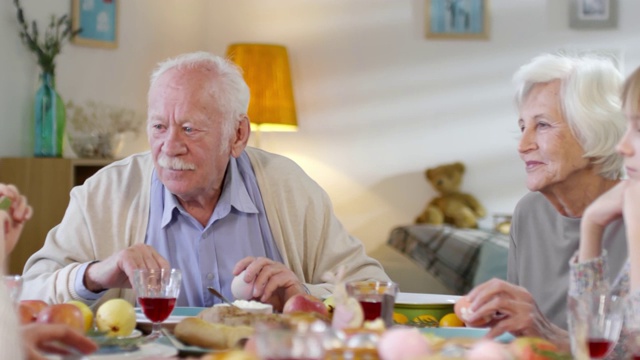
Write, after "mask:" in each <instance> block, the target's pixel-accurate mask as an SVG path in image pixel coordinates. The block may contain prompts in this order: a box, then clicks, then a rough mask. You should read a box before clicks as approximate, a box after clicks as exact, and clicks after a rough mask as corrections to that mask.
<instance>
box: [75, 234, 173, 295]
mask: <svg viewBox="0 0 640 360" xmlns="http://www.w3.org/2000/svg"><path fill="white" fill-rule="evenodd" d="M168 268H170V265H169V262H168V261H167V260H166V259H165V258H163V257H162V256H160V254H158V252H157V251H156V250H155V249H154V248H153V247H151V246H150V245H145V244H136V245H133V246H131V247H129V248H126V249H124V250H121V251H119V252H117V253H115V254H113V255H111V256H109V257H108V258H106V259H104V260H102V261H99V262H95V263H93V264H91V265H89V266H88V267H87V271H86V272H85V273H84V285H85V287H86V288H87V289H89V290H90V291H93V292H100V291H102V290H105V289H111V288H131V280H130V279H133V271H134V270H136V269H168Z"/></svg>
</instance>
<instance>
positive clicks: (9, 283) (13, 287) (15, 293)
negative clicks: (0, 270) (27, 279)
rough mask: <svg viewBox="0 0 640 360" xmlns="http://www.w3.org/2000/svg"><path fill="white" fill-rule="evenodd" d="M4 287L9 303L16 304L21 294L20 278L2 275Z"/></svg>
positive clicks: (18, 276)
mask: <svg viewBox="0 0 640 360" xmlns="http://www.w3.org/2000/svg"><path fill="white" fill-rule="evenodd" d="M4 286H5V287H6V288H7V292H8V293H9V298H10V299H11V301H12V302H13V303H14V304H17V303H18V301H19V299H20V294H21V293H22V276H20V275H4Z"/></svg>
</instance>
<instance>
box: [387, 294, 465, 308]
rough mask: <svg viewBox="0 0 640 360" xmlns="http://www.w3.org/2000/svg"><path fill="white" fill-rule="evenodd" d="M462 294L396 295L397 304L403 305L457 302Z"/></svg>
mask: <svg viewBox="0 0 640 360" xmlns="http://www.w3.org/2000/svg"><path fill="white" fill-rule="evenodd" d="M460 298H461V296H457V295H442V294H417V293H403V292H401V293H398V296H396V304H402V305H424V304H429V305H437V304H455V303H456V301H458V299H460Z"/></svg>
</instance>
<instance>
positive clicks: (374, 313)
mask: <svg viewBox="0 0 640 360" xmlns="http://www.w3.org/2000/svg"><path fill="white" fill-rule="evenodd" d="M360 305H362V311H363V312H364V319H365V320H369V321H372V320H375V319H377V318H379V317H380V315H381V314H382V302H380V301H375V300H373V301H367V300H362V301H360Z"/></svg>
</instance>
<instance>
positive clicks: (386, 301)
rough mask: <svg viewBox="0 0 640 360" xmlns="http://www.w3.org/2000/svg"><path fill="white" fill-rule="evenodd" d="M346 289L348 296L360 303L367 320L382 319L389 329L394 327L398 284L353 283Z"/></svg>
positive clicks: (382, 282)
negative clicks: (394, 309) (394, 308)
mask: <svg viewBox="0 0 640 360" xmlns="http://www.w3.org/2000/svg"><path fill="white" fill-rule="evenodd" d="M346 288H347V294H349V296H351V297H354V298H356V299H357V300H358V301H359V302H360V305H361V306H362V311H363V312H364V319H365V320H368V321H373V320H376V319H378V318H380V319H382V320H383V321H384V323H385V325H386V326H387V327H389V326H391V325H393V307H394V305H395V301H396V295H398V284H396V283H394V282H391V281H351V282H348V283H347V284H346Z"/></svg>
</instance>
